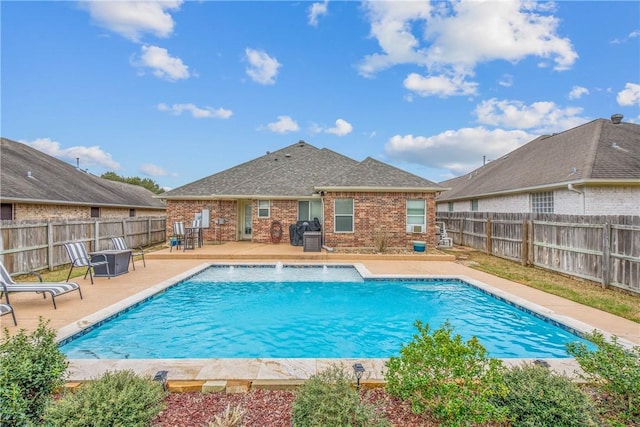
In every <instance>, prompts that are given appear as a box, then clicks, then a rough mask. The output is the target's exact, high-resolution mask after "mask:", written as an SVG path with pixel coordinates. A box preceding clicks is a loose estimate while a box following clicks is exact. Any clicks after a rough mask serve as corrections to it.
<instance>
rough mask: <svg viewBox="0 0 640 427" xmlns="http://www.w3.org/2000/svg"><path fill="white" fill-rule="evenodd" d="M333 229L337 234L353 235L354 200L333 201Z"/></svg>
mask: <svg viewBox="0 0 640 427" xmlns="http://www.w3.org/2000/svg"><path fill="white" fill-rule="evenodd" d="M333 211H334V221H333V229H334V231H335V232H336V233H353V199H335V200H334V201H333Z"/></svg>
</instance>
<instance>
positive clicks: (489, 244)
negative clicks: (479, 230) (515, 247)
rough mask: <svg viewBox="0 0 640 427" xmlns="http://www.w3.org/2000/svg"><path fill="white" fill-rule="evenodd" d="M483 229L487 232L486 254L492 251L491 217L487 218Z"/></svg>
mask: <svg viewBox="0 0 640 427" xmlns="http://www.w3.org/2000/svg"><path fill="white" fill-rule="evenodd" d="M485 231H486V233H487V254H489V255H491V254H492V253H493V248H492V245H493V242H492V241H491V218H487V223H486V224H485Z"/></svg>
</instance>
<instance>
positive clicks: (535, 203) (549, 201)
mask: <svg viewBox="0 0 640 427" xmlns="http://www.w3.org/2000/svg"><path fill="white" fill-rule="evenodd" d="M531 212H535V213H553V191H542V192H540V193H531Z"/></svg>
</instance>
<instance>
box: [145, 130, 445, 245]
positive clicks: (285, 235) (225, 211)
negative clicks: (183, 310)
mask: <svg viewBox="0 0 640 427" xmlns="http://www.w3.org/2000/svg"><path fill="white" fill-rule="evenodd" d="M443 190H445V188H443V187H441V186H440V185H438V184H436V183H434V182H431V181H429V180H426V179H423V178H421V177H418V176H416V175H413V174H410V173H408V172H405V171H403V170H400V169H398V168H395V167H392V166H390V165H388V164H385V163H382V162H380V161H377V160H374V159H372V158H367V159H365V160H363V161H362V162H358V161H356V160H353V159H350V158H348V157H345V156H343V155H341V154H338V153H336V152H334V151H331V150H328V149H326V148H323V149H319V148H316V147H314V146H312V145H310V144H308V143H306V142H304V141H299V142H298V143H296V144H293V145H290V146H288V147H285V148H282V149H280V150H278V151H274V152H267V154H265V155H264V156H261V157H258V158H256V159H254V160H251V161H248V162H246V163H242V164H240V165H237V166H235V167H232V168H230V169H227V170H224V171H222V172H219V173H216V174H214V175H211V176H208V177H205V178H202V179H200V180H197V181H194V182H192V183H189V184H186V185H184V186H182V187H179V188H176V189H173V190H171V191H168V192H166V193H163V194H161V195H159V196H158V197H160V198H163V199H165V200H166V202H167V235H168V236H169V235H171V234H172V226H173V223H174V222H176V221H185V223H186V224H190V223H191V221H192V220H194V219H195V217H196V215H198V216H202V218H203V220H204V230H203V240H204V241H208V242H228V241H243V240H246V241H251V242H259V243H286V244H289V243H290V238H291V236H290V235H289V227H290V226H291V225H293V224H296V223H297V222H298V221H313V220H314V218H318V220H319V222H320V224H321V233H322V241H323V244H324V245H326V246H328V247H376V246H377V245H376V240H377V239H381V238H384V239H385V240H386V242H387V246H389V247H406V246H407V245H410V244H411V242H412V241H414V240H421V241H426V242H427V244H428V245H430V247H434V246H435V242H436V240H435V239H436V234H435V197H436V194H437V193H439V192H440V191H443ZM278 229H281V230H282V237H281V238H278V233H277V230H278ZM274 230H275V231H276V232H275V233H274Z"/></svg>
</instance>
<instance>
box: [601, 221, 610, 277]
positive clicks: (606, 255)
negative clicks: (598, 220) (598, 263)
mask: <svg viewBox="0 0 640 427" xmlns="http://www.w3.org/2000/svg"><path fill="white" fill-rule="evenodd" d="M610 263H611V224H610V223H608V222H607V223H604V224H603V225H602V289H606V288H607V286H609V271H610V265H611V264H610Z"/></svg>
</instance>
